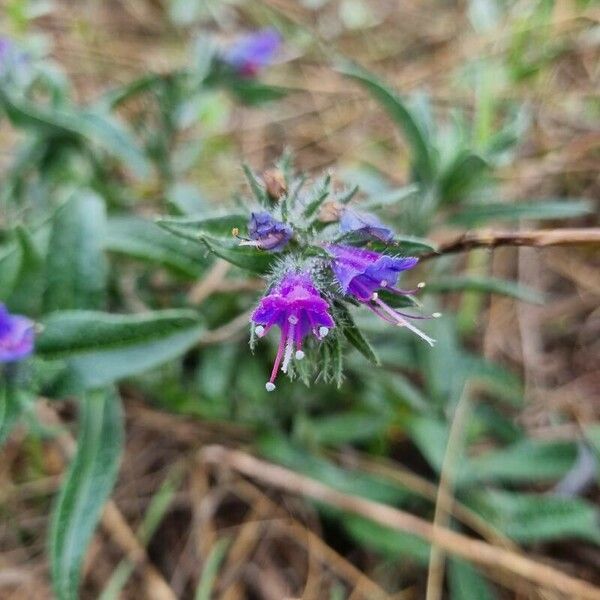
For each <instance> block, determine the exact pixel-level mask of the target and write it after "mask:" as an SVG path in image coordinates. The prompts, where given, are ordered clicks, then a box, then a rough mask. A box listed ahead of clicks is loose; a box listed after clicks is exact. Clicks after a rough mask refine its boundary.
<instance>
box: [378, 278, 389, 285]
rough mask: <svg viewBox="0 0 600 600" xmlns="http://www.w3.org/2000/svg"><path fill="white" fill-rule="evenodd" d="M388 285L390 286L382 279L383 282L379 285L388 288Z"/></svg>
mask: <svg viewBox="0 0 600 600" xmlns="http://www.w3.org/2000/svg"><path fill="white" fill-rule="evenodd" d="M387 284H388V282H387V281H386V280H385V279H382V280H381V281H380V282H379V285H380V286H381V287H387Z"/></svg>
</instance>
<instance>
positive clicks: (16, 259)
mask: <svg viewBox="0 0 600 600" xmlns="http://www.w3.org/2000/svg"><path fill="white" fill-rule="evenodd" d="M13 237H14V236H13ZM21 258H22V253H21V245H20V244H19V243H18V241H17V240H15V239H12V240H10V241H9V242H8V243H6V244H4V245H3V246H1V247H0V300H6V299H7V298H8V297H9V296H10V295H11V293H12V291H13V289H14V286H15V284H16V282H17V277H18V276H19V271H20V270H21Z"/></svg>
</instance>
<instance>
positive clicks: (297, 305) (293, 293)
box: [251, 273, 335, 392]
mask: <svg viewBox="0 0 600 600" xmlns="http://www.w3.org/2000/svg"><path fill="white" fill-rule="evenodd" d="M251 321H252V323H253V324H254V325H255V328H254V331H255V333H256V335H257V336H258V337H263V336H265V335H266V334H267V332H268V331H269V330H270V329H271V327H273V326H274V325H277V326H278V327H279V329H280V330H281V338H280V340H279V348H278V349H277V355H276V357H275V363H274V365H273V370H272V372H271V377H270V379H269V381H268V382H267V383H266V384H265V387H266V389H267V391H269V392H272V391H273V390H274V389H275V378H276V377H277V373H278V371H279V368H280V366H281V371H282V372H284V373H287V370H288V367H289V364H290V360H291V359H292V355H294V356H295V358H296V359H297V360H301V359H303V358H304V352H303V351H302V344H303V342H304V338H306V336H308V335H310V334H312V335H314V336H315V337H316V338H317V339H318V340H322V339H323V338H324V337H325V336H326V335H327V334H328V333H329V330H330V329H332V328H333V327H335V323H334V321H333V319H332V317H331V315H330V314H329V304H328V303H327V301H326V300H325V299H324V298H323V297H322V296H321V295H320V294H319V292H318V290H317V288H316V287H315V285H314V283H313V281H312V279H311V277H310V275H309V274H308V273H289V274H287V275H285V277H284V278H283V279H282V280H281V281H280V282H279V283H278V284H277V285H275V286H274V287H273V288H272V289H271V291H270V292H269V294H267V295H266V296H264V297H263V298H262V299H261V301H260V303H259V305H258V306H257V308H256V310H255V311H254V312H253V313H252V317H251ZM294 351H295V352H294Z"/></svg>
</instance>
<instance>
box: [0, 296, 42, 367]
mask: <svg viewBox="0 0 600 600" xmlns="http://www.w3.org/2000/svg"><path fill="white" fill-rule="evenodd" d="M34 337H35V329H34V323H33V321H30V320H29V319H27V318H26V317H22V316H19V315H11V314H10V313H9V312H8V310H6V307H5V306H4V304H1V303H0V363H8V362H14V361H17V360H21V359H22V358H25V357H27V356H29V355H30V354H31V353H32V352H33V342H34Z"/></svg>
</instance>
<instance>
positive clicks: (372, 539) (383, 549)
mask: <svg viewBox="0 0 600 600" xmlns="http://www.w3.org/2000/svg"><path fill="white" fill-rule="evenodd" d="M342 523H343V525H344V528H345V529H346V530H347V531H348V533H350V535H352V537H354V538H355V539H356V540H357V541H358V542H359V544H360V545H361V546H367V547H368V548H372V549H373V550H375V551H376V552H379V553H381V554H383V555H384V556H386V557H387V558H391V559H398V558H405V557H410V558H412V559H414V560H415V561H416V562H417V563H418V564H420V565H423V566H424V565H427V563H428V561H429V554H430V551H431V550H430V545H429V544H428V543H427V542H425V541H423V540H422V539H421V538H419V537H417V536H416V535H411V534H409V533H402V532H401V531H397V530H395V529H388V528H387V527H384V526H383V525H380V524H379V523H374V522H373V521H369V520H368V519H365V518H363V517H357V516H354V515H344V517H343V518H342Z"/></svg>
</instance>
